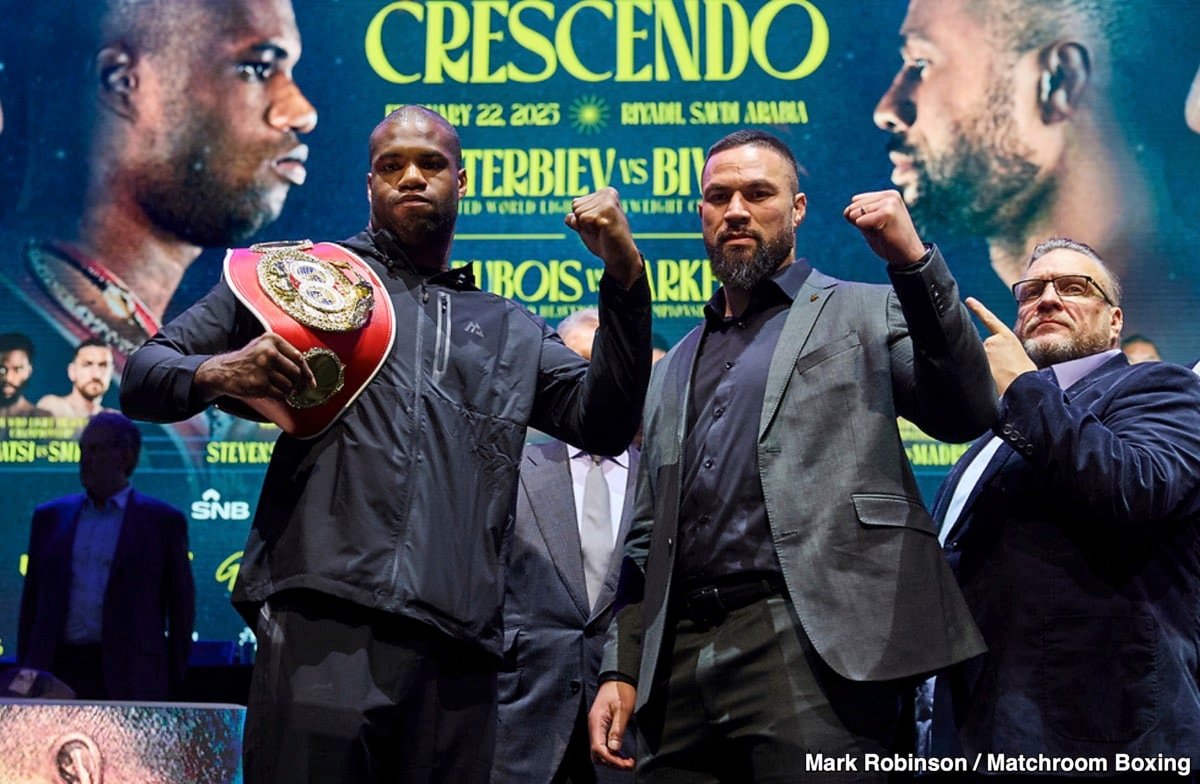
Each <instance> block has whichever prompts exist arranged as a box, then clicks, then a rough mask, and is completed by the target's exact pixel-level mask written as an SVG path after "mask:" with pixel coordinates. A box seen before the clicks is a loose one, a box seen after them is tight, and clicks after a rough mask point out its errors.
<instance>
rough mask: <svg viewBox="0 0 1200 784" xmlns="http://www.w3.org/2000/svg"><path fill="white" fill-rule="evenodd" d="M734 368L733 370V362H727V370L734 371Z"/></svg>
mask: <svg viewBox="0 0 1200 784" xmlns="http://www.w3.org/2000/svg"><path fill="white" fill-rule="evenodd" d="M732 368H733V363H732V362H726V363H725V369H726V370H730V369H732Z"/></svg>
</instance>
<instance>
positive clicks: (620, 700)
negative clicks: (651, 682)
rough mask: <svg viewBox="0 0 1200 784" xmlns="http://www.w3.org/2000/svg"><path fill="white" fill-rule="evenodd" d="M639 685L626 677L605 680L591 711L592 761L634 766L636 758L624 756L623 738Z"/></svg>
mask: <svg viewBox="0 0 1200 784" xmlns="http://www.w3.org/2000/svg"><path fill="white" fill-rule="evenodd" d="M636 702H637V689H635V688H634V687H633V686H630V685H629V684H628V683H625V682H624V681H605V682H604V683H602V684H600V689H599V691H597V692H596V701H595V702H593V703H592V709H591V710H590V711H588V737H590V738H591V739H592V762H596V763H599V764H601V765H607V766H608V767H610V768H618V769H620V770H633V764H634V758H633V757H622V756H621V740H622V739H623V738H624V737H625V728H626V727H628V726H629V717H630V716H632V715H633V705H634V703H636Z"/></svg>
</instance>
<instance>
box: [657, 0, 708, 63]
mask: <svg viewBox="0 0 1200 784" xmlns="http://www.w3.org/2000/svg"><path fill="white" fill-rule="evenodd" d="M683 7H684V11H685V12H686V13H687V17H688V27H689V28H690V29H691V35H687V34H685V33H684V31H683V23H682V22H680V20H679V14H678V12H676V10H675V3H674V2H672V0H658V3H657V8H658V14H657V15H655V18H654V54H655V59H654V79H655V81H659V82H668V81H670V80H671V69H670V68H668V67H667V58H666V55H665V52H664V47H663V41H664V40H665V41H666V45H667V46H669V47H670V49H671V56H672V57H673V58H674V60H675V67H676V68H678V69H679V78H680V79H682V80H683V81H685V82H695V81H699V80H700V45H699V44H700V2H699V0H685V2H684V6H683Z"/></svg>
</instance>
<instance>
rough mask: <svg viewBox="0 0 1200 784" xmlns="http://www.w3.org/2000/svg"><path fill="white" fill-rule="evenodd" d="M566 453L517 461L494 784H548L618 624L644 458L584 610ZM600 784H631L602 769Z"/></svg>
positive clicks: (535, 451) (545, 448)
mask: <svg viewBox="0 0 1200 784" xmlns="http://www.w3.org/2000/svg"><path fill="white" fill-rule="evenodd" d="M568 449H571V448H570V447H568V446H567V445H566V444H564V443H562V442H561V441H550V442H548V443H544V444H532V445H529V446H526V447H525V451H524V454H523V455H522V457H521V481H520V485H519V489H518V491H517V514H516V522H515V524H514V531H513V542H512V548H511V550H510V552H509V559H508V573H507V582H506V587H505V596H504V666H503V668H502V670H501V672H500V676H499V720H500V721H499V727H498V732H497V737H496V748H497V754H496V762H495V765H494V767H493V768H492V781H493V782H494V783H496V784H499V782H512V784H518V783H519V784H536V783H537V782H549V781H550V780H551V777H552V776H553V775H554V772H555V771H556V770H557V769H558V767H559V765H560V764H561V763H562V759H563V754H564V752H565V751H566V748H567V743H568V741H570V739H571V733H572V731H573V730H574V729H575V726H576V722H577V721H580V720H582V717H583V716H586V712H587V709H588V708H589V707H590V706H591V704H592V700H593V699H594V698H595V696H596V685H597V677H598V676H599V672H600V659H601V655H602V653H603V648H604V639H605V633H606V632H607V630H608V625H609V621H610V620H611V619H612V602H613V596H614V594H615V592H616V587H617V574H618V571H619V568H620V562H621V556H620V545H619V543H620V542H622V541H624V538H625V534H626V533H627V532H628V530H629V525H630V521H631V519H632V511H633V492H634V480H635V478H636V476H637V465H638V452H637V450H636V449H632V448H631V449H630V450H629V466H628V467H629V480H628V486H627V490H626V493H625V508H624V509H623V510H622V514H621V525H620V529H619V531H618V534H617V540H616V541H617V542H618V546H617V547H616V548H615V550H616V552H615V553H614V557H613V559H612V563H611V564H609V570H608V577H607V579H606V580H605V582H604V586H603V587H602V589H601V591H600V596H599V599H598V600H597V602H596V607H595V608H594V609H589V608H588V600H587V587H586V585H585V582H584V576H583V556H582V555H581V552H580V544H579V525H578V523H577V518H576V514H575V497H574V491H573V490H572V487H571V468H570V464H569V456H568ZM597 773H598V775H599V778H600V781H613V782H615V781H626V782H628V781H632V778H631V777H630V776H629V775H628V774H624V775H623V774H619V773H617V772H616V771H610V770H607V769H601V768H598V769H597Z"/></svg>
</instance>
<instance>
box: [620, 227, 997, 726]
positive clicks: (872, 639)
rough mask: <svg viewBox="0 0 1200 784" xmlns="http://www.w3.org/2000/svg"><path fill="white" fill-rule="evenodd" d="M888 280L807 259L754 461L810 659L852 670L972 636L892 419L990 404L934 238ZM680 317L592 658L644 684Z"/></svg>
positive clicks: (948, 428) (948, 434) (897, 669)
mask: <svg viewBox="0 0 1200 784" xmlns="http://www.w3.org/2000/svg"><path fill="white" fill-rule="evenodd" d="M889 274H890V275H891V278H892V284H893V288H894V290H893V289H889V288H888V287H886V286H873V285H867V284H861V283H847V282H843V281H838V280H835V279H833V278H830V277H828V276H826V275H823V274H821V273H820V272H817V271H815V270H814V271H813V272H812V273H811V274H810V275H809V278H808V280H807V281H806V282H805V284H804V286H803V287H802V288H801V290H800V293H799V295H798V296H797V297H796V300H795V302H794V303H793V305H792V307H791V311H790V313H789V315H788V318H787V321H786V323H785V325H784V328H783V332H782V334H781V335H780V337H779V342H778V344H777V346H776V348H775V352H774V355H773V358H772V362H771V368H770V371H769V374H768V378H767V387H766V392H765V396H764V399H763V406H762V418H761V421H760V423H759V432H758V470H759V476H760V478H761V481H762V487H763V494H764V498H765V502H766V507H767V517H768V521H769V523H770V528H771V536H772V539H773V541H774V544H775V549H776V552H777V553H778V556H779V563H780V566H781V567H782V571H783V577H784V581H785V582H786V585H787V595H788V597H789V598H790V599H791V601H792V603H793V605H794V607H795V609H796V613H797V615H798V617H799V619H800V623H801V625H802V627H803V630H804V632H805V633H806V634H807V636H808V637H809V639H810V640H811V641H812V644H813V646H814V648H815V649H816V651H817V652H818V653H819V654H820V656H821V657H822V659H824V661H825V662H826V663H827V664H828V665H829V666H830V667H832V668H833V669H834V670H835V671H836V672H838V673H839V674H841V675H843V676H844V677H846V678H849V679H852V680H856V681H879V680H890V679H895V678H901V677H905V676H910V675H915V674H918V673H924V672H929V671H932V670H936V669H939V668H941V667H945V666H947V665H949V664H951V663H953V662H957V661H961V660H963V659H966V658H968V657H971V656H974V655H977V654H979V653H981V652H982V651H983V650H984V645H983V641H982V638H981V637H980V635H979V632H978V630H977V629H976V628H975V625H974V623H973V621H972V620H971V616H970V613H969V612H968V610H967V607H966V605H965V604H964V602H963V599H962V595H961V594H960V592H959V590H958V587H957V585H956V584H955V581H954V577H953V576H952V575H951V573H950V570H949V569H948V568H947V566H946V563H945V561H944V559H943V557H942V553H941V548H940V547H939V545H938V539H937V534H936V530H935V529H934V526H933V521H932V520H931V519H930V517H929V514H928V512H927V511H926V509H925V506H924V504H923V503H922V501H921V498H920V494H919V492H918V489H917V484H916V480H915V479H914V477H913V474H912V470H911V468H910V467H909V464H908V461H907V460H906V459H905V455H904V447H903V445H902V443H901V440H900V434H899V432H898V429H897V425H896V417H897V415H902V416H905V417H907V418H908V419H910V420H912V421H914V422H915V423H917V424H918V425H919V426H920V427H921V428H923V429H924V430H925V431H926V432H928V433H929V434H930V435H933V436H934V437H936V438H940V439H943V440H948V441H965V440H969V439H971V438H973V437H974V436H976V435H978V434H979V433H981V432H983V431H984V430H985V429H986V428H987V427H988V426H989V425H990V424H991V423H992V421H993V420H994V418H995V412H996V394H995V388H994V386H993V383H992V379H991V374H990V372H989V370H988V365H987V359H986V356H985V355H984V351H983V347H982V343H981V342H980V339H979V335H978V332H976V330H975V328H974V325H973V324H972V323H971V320H970V315H969V313H968V312H967V310H966V309H965V308H964V307H963V306H962V305H961V303H960V302H959V300H958V288H957V284H956V283H955V282H954V279H953V277H952V276H951V275H950V272H949V270H948V269H947V268H946V265H945V262H944V261H943V260H942V258H941V255H940V254H939V253H938V252H937V250H936V249H934V251H933V253H932V256H931V257H930V258H929V260H928V261H926V262H924V263H923V264H919V265H915V267H914V268H908V269H905V270H902V271H894V270H889ZM700 334H701V333H700V328H697V329H696V330H693V332H692V333H691V334H689V335H688V336H687V337H686V338H685V339H684V340H683V341H682V342H681V343H680V344H679V345H678V346H676V348H675V349H674V350H673V351H672V352H671V353H670V354H669V355H668V356H667V357H666V358H665V359H663V360H662V361H660V362H659V363H658V365H657V366H656V367H655V371H654V375H653V377H652V380H651V385H650V391H649V394H648V397H647V404H646V405H647V407H646V417H645V440H644V442H643V446H642V448H643V452H642V461H641V466H640V469H639V475H638V485H637V495H636V499H635V505H636V506H635V510H634V521H633V526H632V528H631V530H630V534H629V536H628V537H627V539H626V543H625V554H624V564H623V573H622V576H621V590H620V594H619V596H618V599H617V603H618V615H617V623H614V624H613V626H612V628H611V629H610V640H609V644H608V645H607V646H606V649H605V661H604V663H603V671H604V672H609V671H611V672H616V673H619V674H621V675H622V676H625V677H628V678H631V679H634V680H636V682H638V683H639V684H647V686H645V687H643V688H639V689H638V703H637V707H638V708H639V709H640V708H641V707H643V706H644V705H645V704H646V701H647V700H648V699H649V698H650V696H651V695H650V692H651V691H652V689H651V687H650V686H649V685H652V684H653V683H654V676H655V669H656V665H657V664H658V659H659V654H660V648H661V647H662V640H663V632H664V625H665V623H666V615H667V613H666V607H667V601H668V597H669V594H670V590H671V573H672V568H673V564H674V557H675V538H676V530H677V526H678V514H679V493H680V477H681V474H682V467H683V466H682V459H681V456H682V443H683V439H684V436H685V427H686V417H685V415H684V414H685V412H686V411H687V405H688V404H687V396H688V394H689V385H690V379H691V371H692V365H693V362H694V359H695V355H696V348H697V346H698V344H699V340H700Z"/></svg>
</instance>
